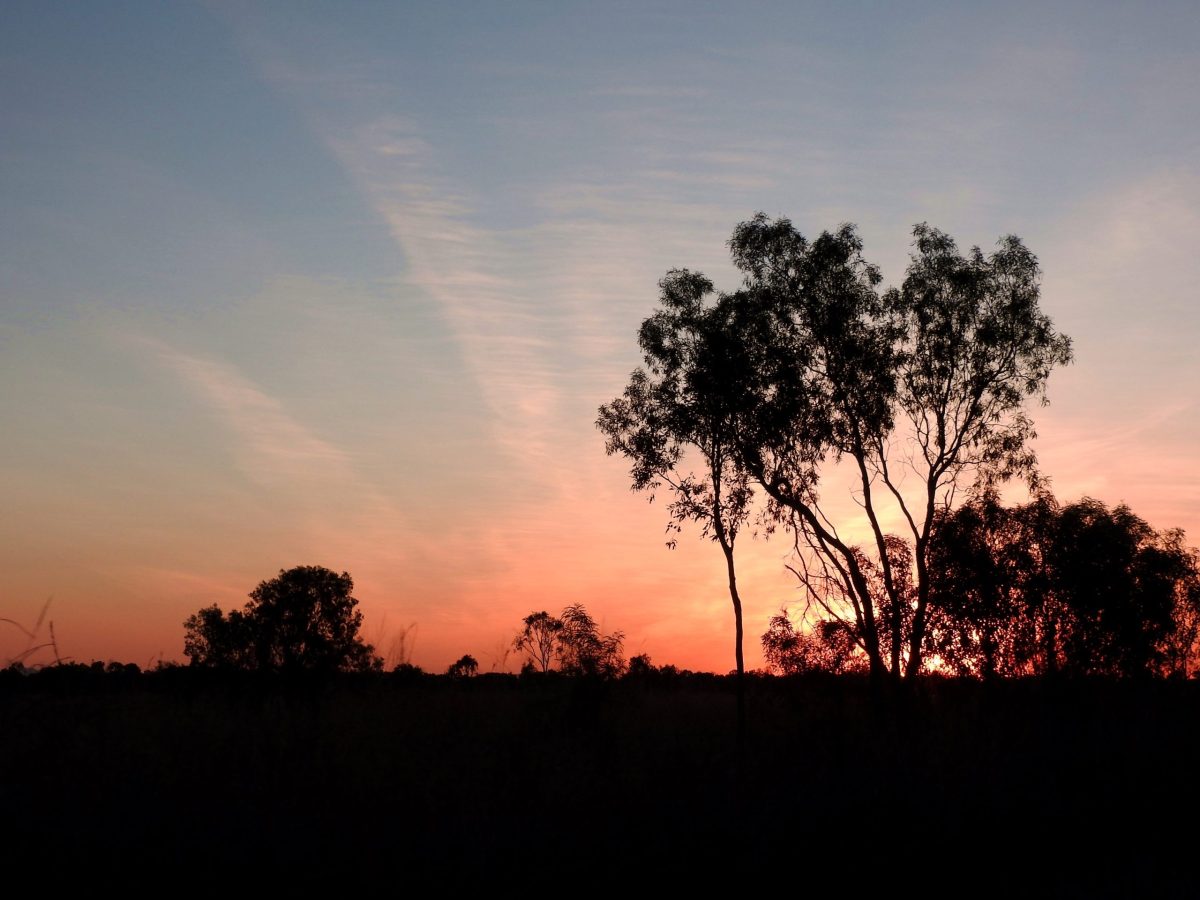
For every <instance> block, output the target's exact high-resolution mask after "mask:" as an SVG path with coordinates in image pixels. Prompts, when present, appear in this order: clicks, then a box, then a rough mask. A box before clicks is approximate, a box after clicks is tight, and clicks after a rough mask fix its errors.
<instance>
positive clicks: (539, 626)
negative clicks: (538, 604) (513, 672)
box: [513, 610, 563, 672]
mask: <svg viewBox="0 0 1200 900" xmlns="http://www.w3.org/2000/svg"><path fill="white" fill-rule="evenodd" d="M524 626H525V627H524V628H522V629H521V631H520V632H518V633H517V636H516V637H515V638H513V649H514V650H516V651H517V652H518V653H525V654H526V655H527V656H528V657H529V659H528V665H530V666H531V667H532V668H533V670H534V671H538V672H549V671H550V669H551V667H553V665H554V659H555V648H556V647H557V646H558V636H559V634H561V633H562V630H563V623H562V621H561V620H560V619H556V618H555V617H554V616H552V615H550V613H548V612H546V611H545V610H542V611H541V612H533V613H530V614H529V615H527V616H526V617H525V620H524Z"/></svg>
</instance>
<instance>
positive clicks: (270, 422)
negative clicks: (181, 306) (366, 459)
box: [129, 335, 355, 483]
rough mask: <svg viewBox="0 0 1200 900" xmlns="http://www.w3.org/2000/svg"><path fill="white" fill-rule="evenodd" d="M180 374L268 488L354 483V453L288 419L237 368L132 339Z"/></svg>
mask: <svg viewBox="0 0 1200 900" xmlns="http://www.w3.org/2000/svg"><path fill="white" fill-rule="evenodd" d="M129 340H130V341H131V342H133V343H135V344H140V345H141V346H143V347H144V348H145V349H146V350H148V351H150V353H151V354H152V355H153V356H154V357H155V358H156V359H157V360H158V361H159V362H160V363H161V364H163V365H165V366H166V367H167V368H169V369H170V370H171V371H173V372H174V373H175V374H177V375H178V376H179V377H180V378H182V379H183V381H184V382H185V383H186V384H187V385H188V387H189V388H191V389H192V391H193V392H194V393H195V394H196V395H197V396H198V397H199V398H200V399H201V400H202V401H203V402H204V403H205V405H207V406H208V407H209V408H210V409H211V410H212V411H213V412H215V413H216V414H217V415H218V416H219V417H220V418H221V420H222V421H224V423H225V424H226V426H228V428H229V429H230V431H231V432H232V433H233V434H234V435H236V437H237V438H238V442H237V444H236V445H235V446H236V448H237V455H238V461H239V464H240V466H241V468H242V470H243V471H244V472H245V474H246V475H248V476H249V477H250V478H251V479H253V480H254V481H257V482H262V483H277V482H279V481H280V480H281V479H284V480H293V479H295V478H297V477H298V476H314V475H315V476H318V477H333V478H336V479H338V480H342V481H345V480H354V478H355V476H354V473H353V470H352V468H351V465H350V459H349V456H348V454H347V453H346V452H345V451H343V450H342V449H340V448H338V447H336V446H334V445H333V444H331V443H329V442H328V441H326V440H323V439H322V438H320V437H318V436H317V435H316V434H314V433H313V432H312V431H311V430H310V429H308V428H306V427H305V426H304V425H302V424H301V423H300V422H298V421H297V420H296V419H295V418H293V417H292V416H291V415H289V414H288V412H287V411H286V410H285V409H284V407H283V404H282V403H280V402H279V401H278V400H277V399H275V398H274V397H271V396H270V395H268V394H267V393H266V392H264V391H263V390H262V388H260V387H259V386H258V385H256V384H254V383H253V382H251V381H250V380H249V379H248V378H246V377H245V376H244V375H242V374H241V373H240V372H239V371H238V370H237V369H236V368H235V367H234V366H232V365H231V364H229V363H226V362H221V361H219V360H216V359H213V358H209V357H202V356H196V355H193V354H189V353H186V352H184V351H182V350H179V349H178V348H176V347H173V346H171V345H170V344H167V343H166V342H164V341H161V340H159V339H157V338H153V337H149V336H146V335H136V336H131V337H129Z"/></svg>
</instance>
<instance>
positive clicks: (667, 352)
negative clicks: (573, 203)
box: [596, 269, 753, 730]
mask: <svg viewBox="0 0 1200 900" xmlns="http://www.w3.org/2000/svg"><path fill="white" fill-rule="evenodd" d="M659 291H660V308H659V309H658V310H657V311H656V312H655V313H654V314H653V315H651V316H650V317H649V318H647V319H646V320H645V321H644V322H643V323H642V326H641V329H640V330H639V332H638V343H639V345H640V347H641V349H642V354H643V358H644V360H645V366H644V367H642V368H638V369H637V370H635V371H634V372H633V374H632V375H631V376H630V379H629V384H628V386H627V387H626V388H625V391H624V393H623V394H622V396H620V397H618V398H616V399H615V400H613V401H612V402H611V403H609V404H607V405H605V406H602V407H600V413H599V418H598V419H597V421H596V424H597V427H599V429H600V430H601V431H602V432H603V433H604V435H605V438H606V439H607V442H606V445H605V450H606V452H607V453H609V454H610V455H611V454H614V453H619V454H621V455H623V456H625V457H626V458H627V459H629V461H630V478H631V480H632V485H633V489H634V490H639V491H648V492H649V494H650V499H651V500H653V499H654V496H655V492H656V491H657V490H659V489H661V488H663V487H666V488H667V489H668V490H669V491H670V493H671V499H670V501H669V502H668V505H667V511H668V514H669V516H670V524H669V525H668V531H669V532H671V533H673V534H678V533H679V532H680V531H681V528H682V524H683V523H684V522H693V523H696V524H698V525H699V526H700V531H701V534H702V535H703V536H704V537H708V538H711V539H712V540H713V541H715V542H717V544H719V545H720V547H721V551H722V553H723V554H724V557H725V567H726V574H727V578H728V585H729V597H730V600H731V602H732V604H733V616H734V662H735V665H736V669H737V673H738V677H739V687H738V691H739V692H738V717H739V723H740V724H739V727H740V728H741V729H743V730H744V718H745V703H744V686H743V685H742V684H741V678H742V676H743V675H744V673H745V661H744V658H743V653H742V635H743V624H742V600H741V596H740V594H739V593H738V587H737V575H736V568H735V565H734V547H735V544H736V541H737V536H738V532H739V530H740V529H741V527H742V526H743V524H744V523H745V521H746V519H747V517H748V516H749V513H750V508H751V503H752V501H753V491H752V490H751V488H750V482H749V478H748V476H747V473H746V471H745V469H744V468H743V467H741V466H739V465H738V464H737V454H736V435H735V432H734V429H735V427H736V423H737V420H738V414H739V407H738V402H737V401H738V398H737V397H735V396H731V395H730V394H728V393H726V392H725V391H724V390H723V387H722V386H723V385H725V384H726V383H728V382H729V380H730V378H731V377H732V375H733V373H734V372H735V371H736V370H737V369H738V368H739V367H744V365H745V363H744V362H743V361H742V360H740V358H739V354H740V353H741V350H742V346H741V344H740V343H739V341H738V340H737V336H736V334H735V333H734V332H733V331H732V330H731V328H730V323H729V322H728V321H727V315H728V312H729V308H728V306H727V305H726V304H722V303H719V302H718V303H716V304H713V303H710V302H706V301H707V300H708V298H710V297H711V295H712V293H713V284H712V282H711V281H709V280H708V279H707V278H705V277H704V276H703V275H700V274H698V273H694V272H689V271H688V270H687V269H673V270H671V271H670V272H668V273H667V275H666V277H665V278H663V279H662V281H660V282H659ZM693 457H697V458H695V459H693ZM693 462H694V463H695V468H692V463H693ZM668 546H670V547H674V546H675V539H674V538H672V539H671V540H670V541H668Z"/></svg>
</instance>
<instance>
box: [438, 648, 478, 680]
mask: <svg viewBox="0 0 1200 900" xmlns="http://www.w3.org/2000/svg"><path fill="white" fill-rule="evenodd" d="M446 674H447V675H449V676H450V677H451V678H474V677H475V676H476V675H477V674H479V663H478V662H477V661H476V659H475V657H473V656H472V655H471V654H469V653H468V654H466V655H465V656H463V657H461V658H460V659H459V660H458V661H456V662H452V663H450V668H449V669H447V670H446Z"/></svg>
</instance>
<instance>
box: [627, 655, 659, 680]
mask: <svg viewBox="0 0 1200 900" xmlns="http://www.w3.org/2000/svg"><path fill="white" fill-rule="evenodd" d="M655 671H656V670H655V668H654V663H653V662H651V661H650V654H648V653H639V654H638V655H637V656H635V657H633V658H632V659H631V660H629V666H628V668H626V670H625V675H626V677H628V678H645V677H646V676H648V675H653V674H654V672H655Z"/></svg>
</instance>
